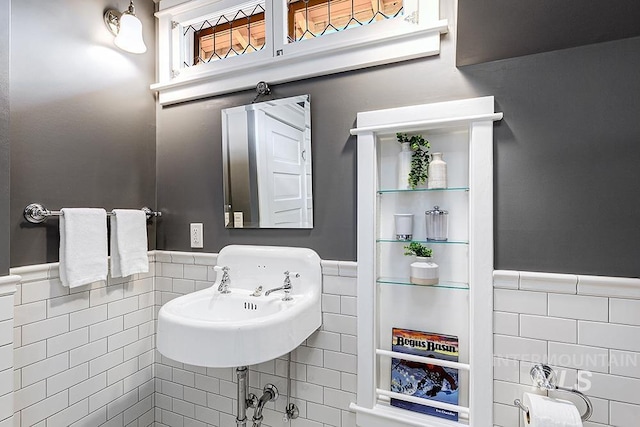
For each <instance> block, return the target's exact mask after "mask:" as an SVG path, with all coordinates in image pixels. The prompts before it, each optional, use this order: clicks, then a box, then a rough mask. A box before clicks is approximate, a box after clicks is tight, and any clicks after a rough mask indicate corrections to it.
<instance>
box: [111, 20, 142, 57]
mask: <svg viewBox="0 0 640 427" xmlns="http://www.w3.org/2000/svg"><path fill="white" fill-rule="evenodd" d="M114 43H115V45H116V46H118V47H119V48H120V49H122V50H126V51H127V52H131V53H144V52H146V51H147V46H146V45H145V44H144V40H142V22H140V20H139V19H138V18H136V17H135V16H134V15H132V14H130V13H127V12H124V13H123V14H122V16H121V17H120V30H119V31H118V35H117V36H116V38H115V40H114Z"/></svg>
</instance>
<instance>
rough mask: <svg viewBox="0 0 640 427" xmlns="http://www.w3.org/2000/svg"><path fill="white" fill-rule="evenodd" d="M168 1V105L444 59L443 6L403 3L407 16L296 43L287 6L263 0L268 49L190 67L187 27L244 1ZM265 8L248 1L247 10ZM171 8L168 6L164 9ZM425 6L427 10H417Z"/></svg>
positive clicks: (161, 73) (163, 48)
mask: <svg viewBox="0 0 640 427" xmlns="http://www.w3.org/2000/svg"><path fill="white" fill-rule="evenodd" d="M176 1H179V0H162V2H161V10H160V11H158V12H156V14H155V15H156V17H157V18H158V73H157V75H158V82H157V83H155V84H153V85H151V89H152V90H155V91H157V92H158V101H159V103H160V104H161V105H169V104H173V103H178V102H183V101H188V100H193V99H198V98H203V97H208V96H215V95H220V94H224V93H230V92H235V91H238V90H245V89H250V88H252V87H255V85H256V83H257V82H259V81H266V82H268V83H272V84H277V83H284V82H288V81H295V80H300V79H304V78H309V77H316V76H321V75H328V74H333V73H338V72H343V71H349V70H356V69H360V68H366V67H371V66H375V65H381V64H388V63H393V62H399V61H404V60H407V59H413V58H419V57H424V56H431V55H437V54H439V52H440V35H441V34H444V33H446V32H447V31H448V23H447V20H446V19H445V20H442V19H440V18H439V0H404V2H403V3H404V6H403V7H404V15H403V17H397V18H394V19H389V20H384V21H379V22H375V23H374V24H369V25H364V26H362V27H358V28H350V29H348V30H345V31H339V32H336V33H332V34H325V35H323V36H321V37H317V38H313V39H307V40H301V41H297V42H292V43H289V42H288V39H287V35H288V30H287V28H288V27H287V14H288V13H287V5H286V1H285V0H263V1H264V6H263V7H264V9H265V12H264V14H265V35H266V39H265V47H264V48H263V49H262V50H260V51H256V52H251V53H249V54H245V55H239V56H234V57H230V58H225V59H223V60H216V61H211V62H209V63H206V64H199V65H197V66H192V67H188V68H183V67H182V61H184V60H185V59H186V58H187V57H188V56H190V55H193V51H194V46H193V45H194V43H193V38H191V40H188V39H189V38H188V37H184V36H183V35H182V34H183V31H184V28H186V27H188V25H192V24H194V23H198V22H202V21H203V20H204V19H207V18H210V17H213V16H220V15H222V14H225V13H229V12H232V11H233V10H236V11H237V10H238V4H237V3H238V2H237V0H190V1H187V2H184V3H180V4H175V5H174V4H173V3H175V2H176ZM258 3H261V1H260V0H250V1H247V2H244V3H242V4H241V5H240V7H242V8H244V7H245V6H244V5H245V4H247V5H248V6H247V7H251V6H250V5H256V4H258ZM165 5H167V6H166V7H164V8H163V6H165ZM418 5H419V6H420V7H418Z"/></svg>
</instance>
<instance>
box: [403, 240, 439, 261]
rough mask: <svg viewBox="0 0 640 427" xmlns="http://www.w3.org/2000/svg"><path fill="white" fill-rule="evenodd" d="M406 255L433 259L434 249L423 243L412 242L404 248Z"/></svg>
mask: <svg viewBox="0 0 640 427" xmlns="http://www.w3.org/2000/svg"><path fill="white" fill-rule="evenodd" d="M404 254H405V255H415V256H417V257H419V258H431V255H432V254H433V249H431V248H428V247H426V246H425V245H423V244H422V243H418V242H411V243H409V244H408V245H406V246H405V247H404Z"/></svg>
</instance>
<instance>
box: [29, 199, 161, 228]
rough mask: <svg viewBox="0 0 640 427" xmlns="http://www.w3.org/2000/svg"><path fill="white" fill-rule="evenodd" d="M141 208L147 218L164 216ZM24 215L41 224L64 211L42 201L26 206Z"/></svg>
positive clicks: (110, 213)
mask: <svg viewBox="0 0 640 427" xmlns="http://www.w3.org/2000/svg"><path fill="white" fill-rule="evenodd" d="M140 210H141V211H143V212H144V213H145V214H146V215H147V219H150V218H152V217H159V216H162V212H156V211H152V210H151V209H149V208H148V207H146V206H145V207H143V208H141V209H140ZM23 215H24V219H26V220H27V221H28V222H30V223H31V224H40V223H42V222H44V221H45V220H46V219H47V218H49V217H50V216H61V215H62V212H61V211H50V210H49V209H47V208H45V207H44V206H43V205H41V204H40V203H31V204H29V205H27V207H26V208H24V212H23ZM107 215H114V213H113V212H107Z"/></svg>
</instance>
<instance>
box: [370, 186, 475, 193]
mask: <svg viewBox="0 0 640 427" xmlns="http://www.w3.org/2000/svg"><path fill="white" fill-rule="evenodd" d="M425 191H469V187H449V188H415V189H413V190H411V189H408V190H401V189H397V188H388V189H384V190H378V194H388V193H421V192H425Z"/></svg>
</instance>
